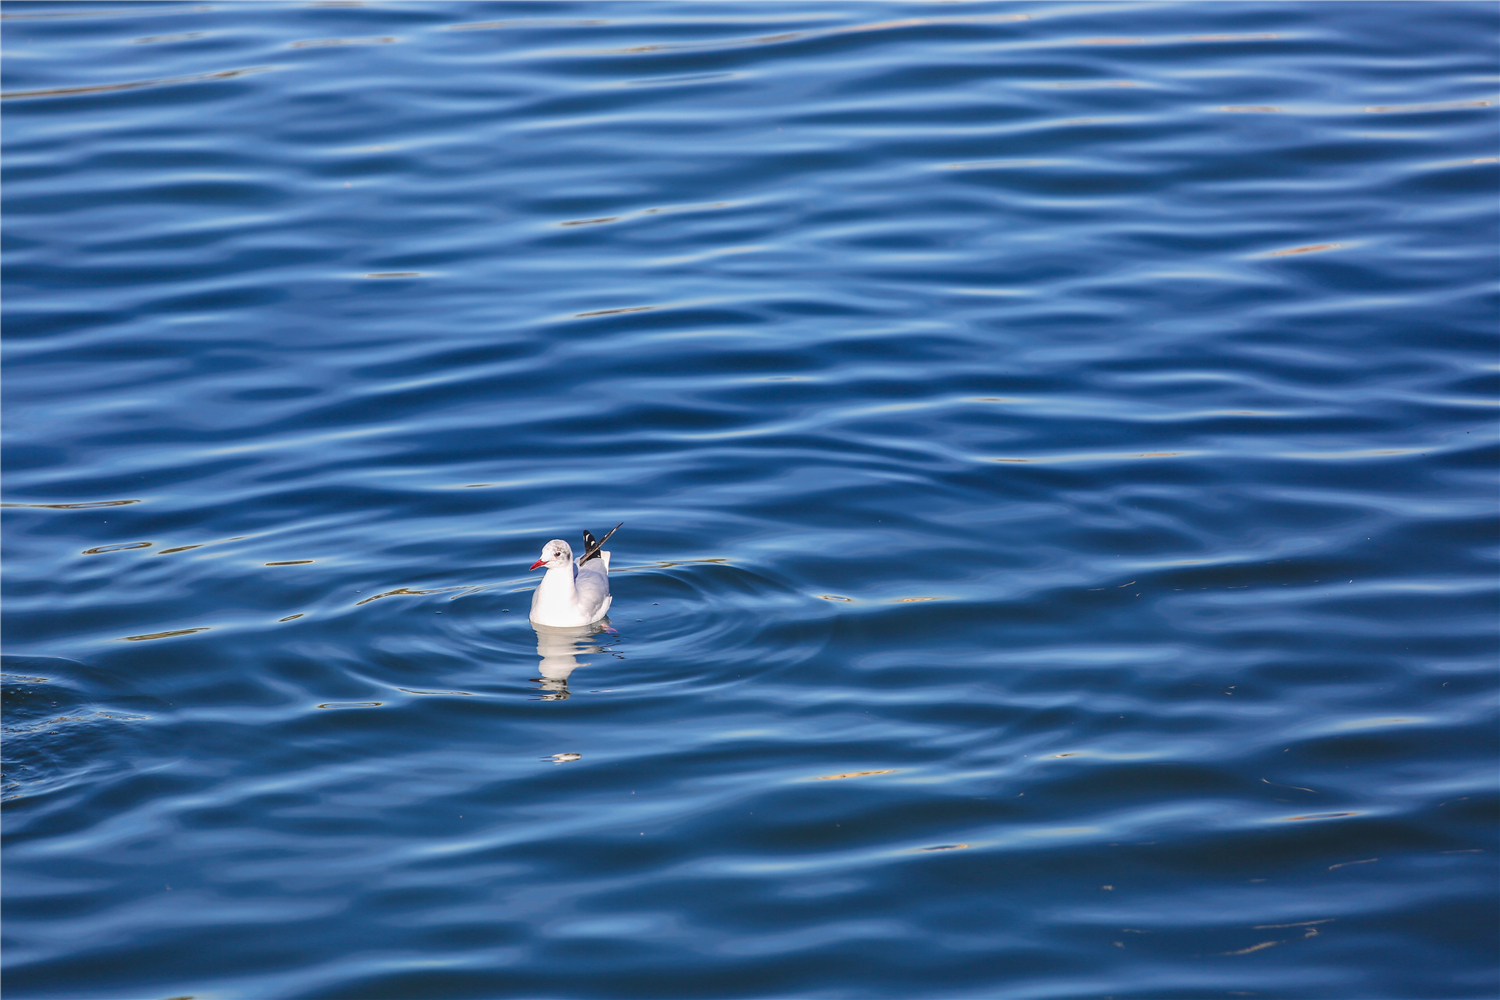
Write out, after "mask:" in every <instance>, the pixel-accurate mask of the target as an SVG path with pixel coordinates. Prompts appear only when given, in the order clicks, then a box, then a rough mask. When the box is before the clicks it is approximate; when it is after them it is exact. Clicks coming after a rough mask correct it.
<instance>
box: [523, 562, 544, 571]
mask: <svg viewBox="0 0 1500 1000" xmlns="http://www.w3.org/2000/svg"><path fill="white" fill-rule="evenodd" d="M545 565H547V560H545V559H538V560H537V561H536V562H534V563H532V564H531V569H536V568H537V567H538V566H545ZM531 569H528V570H527V571H526V572H528V573H530V572H531Z"/></svg>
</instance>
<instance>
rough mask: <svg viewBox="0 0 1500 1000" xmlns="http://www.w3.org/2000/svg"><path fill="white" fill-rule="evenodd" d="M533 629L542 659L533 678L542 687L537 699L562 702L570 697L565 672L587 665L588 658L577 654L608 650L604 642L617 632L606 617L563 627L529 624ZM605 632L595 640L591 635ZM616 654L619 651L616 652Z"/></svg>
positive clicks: (607, 651)
mask: <svg viewBox="0 0 1500 1000" xmlns="http://www.w3.org/2000/svg"><path fill="white" fill-rule="evenodd" d="M531 627H532V628H533V629H535V630H536V651H537V654H538V655H539V656H541V658H542V661H541V663H540V664H538V665H537V670H538V671H539V672H540V673H541V675H542V676H540V677H533V678H532V680H533V681H535V682H537V683H539V684H540V685H541V686H542V693H541V697H540V698H539V699H537V700H538V701H563V700H565V699H567V698H569V697H571V696H572V695H571V693H570V692H569V691H568V675H569V674H571V673H572V672H573V671H574V670H577V669H578V668H579V667H586V666H588V661H587V660H585V661H583V662H582V663H580V662H579V661H578V657H579V656H580V655H584V656H586V655H589V654H591V653H609V652H612V650H610V649H609V647H608V645H607V643H609V642H612V641H614V639H615V638H616V637H617V636H618V635H619V633H617V632H616V631H615V630H614V629H612V628H610V627H609V619H608V618H604V619H601V620H600V621H597V622H594V623H593V624H591V625H577V626H571V627H563V626H558V625H538V624H537V623H536V622H532V623H531ZM601 632H602V633H604V635H605V638H604V639H603V640H599V641H596V640H595V639H594V636H596V635H599V634H600V633H601ZM615 655H617V656H618V655H619V654H615Z"/></svg>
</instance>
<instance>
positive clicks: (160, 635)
mask: <svg viewBox="0 0 1500 1000" xmlns="http://www.w3.org/2000/svg"><path fill="white" fill-rule="evenodd" d="M210 628H211V626H208V625H204V626H203V627H201V628H179V629H173V630H172V631H171V632H152V633H150V634H149V635H127V636H124V637H123V641H125V642H140V641H142V640H143V639H167V638H170V637H171V636H174V635H192V634H193V633H194V632H207V631H208V630H209V629H210Z"/></svg>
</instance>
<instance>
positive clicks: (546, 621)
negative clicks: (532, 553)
mask: <svg viewBox="0 0 1500 1000" xmlns="http://www.w3.org/2000/svg"><path fill="white" fill-rule="evenodd" d="M624 523H625V522H624V521H621V522H620V524H624ZM620 524H617V525H615V526H614V527H613V528H611V529H610V530H609V535H613V534H614V533H615V532H616V531H619V530H620ZM609 535H605V536H604V537H603V538H601V539H599V540H598V541H597V542H596V541H594V536H593V535H591V534H589V533H588V532H587V531H585V532H584V533H583V541H584V550H583V558H582V559H579V560H578V561H577V562H574V561H573V548H572V546H570V545H569V544H568V543H567V542H565V541H563V540H562V539H561V538H554V539H552V541H550V542H548V543H547V544H546V545H543V546H542V557H541V558H540V559H538V560H537V561H536V562H534V563H532V564H531V568H532V569H536V568H537V567H538V566H545V567H547V575H546V576H543V577H542V582H541V583H540V584H538V585H537V588H536V590H535V591H533V592H532V595H531V620H532V621H533V622H535V623H536V624H538V625H553V626H558V627H562V628H567V627H572V626H578V625H592V624H593V623H594V622H596V621H598V620H599V619H601V618H603V617H604V616H605V615H606V614H607V613H608V612H609V604H610V602H611V601H612V600H614V598H612V597H610V596H609V553H608V552H604V551H602V550H601V549H600V546H601V545H603V544H604V543H605V542H607V541H609Z"/></svg>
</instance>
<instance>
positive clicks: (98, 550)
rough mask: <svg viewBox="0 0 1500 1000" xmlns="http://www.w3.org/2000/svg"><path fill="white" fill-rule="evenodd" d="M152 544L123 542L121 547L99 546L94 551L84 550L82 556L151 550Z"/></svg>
mask: <svg viewBox="0 0 1500 1000" xmlns="http://www.w3.org/2000/svg"><path fill="white" fill-rule="evenodd" d="M152 544H153V543H152V542H122V543H120V544H119V545H99V546H95V547H94V548H92V549H84V550H83V551H82V552H81V553H79V554H80V555H85V556H97V555H102V554H104V553H106V552H125V551H127V550H129V549H149V548H150V547H151V546H152Z"/></svg>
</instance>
